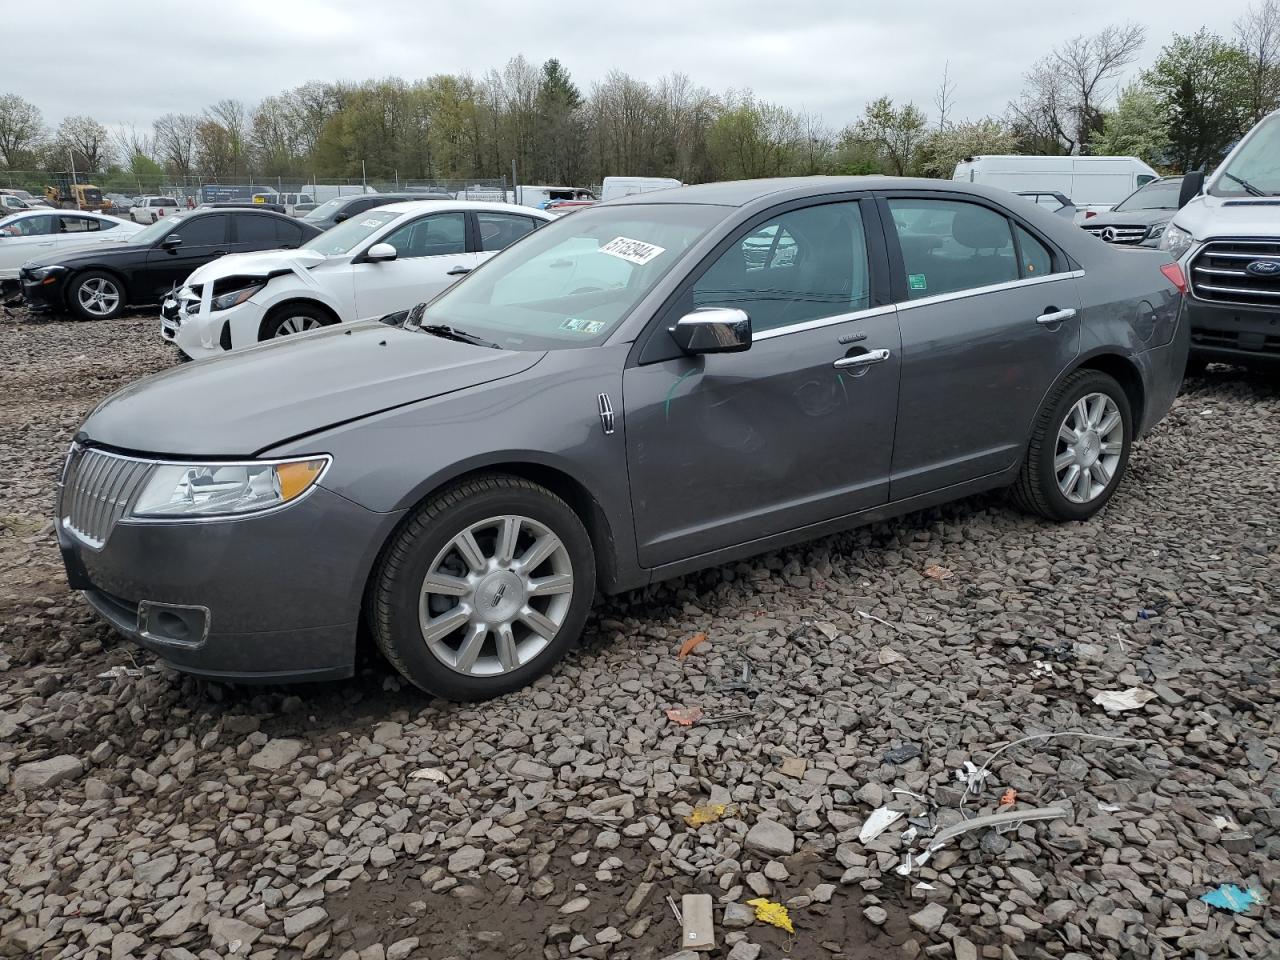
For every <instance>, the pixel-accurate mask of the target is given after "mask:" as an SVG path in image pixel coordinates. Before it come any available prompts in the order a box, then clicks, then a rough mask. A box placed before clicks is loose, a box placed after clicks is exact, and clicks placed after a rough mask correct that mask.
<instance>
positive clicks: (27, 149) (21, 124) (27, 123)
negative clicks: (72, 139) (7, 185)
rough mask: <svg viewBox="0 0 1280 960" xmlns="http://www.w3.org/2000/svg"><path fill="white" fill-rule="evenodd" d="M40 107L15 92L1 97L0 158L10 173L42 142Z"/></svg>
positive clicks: (42, 129)
mask: <svg viewBox="0 0 1280 960" xmlns="http://www.w3.org/2000/svg"><path fill="white" fill-rule="evenodd" d="M44 135H45V128H44V118H43V117H41V116H40V108H39V107H37V106H36V105H35V104H34V103H31V102H30V101H28V100H24V99H22V97H20V96H18V95H17V94H16V93H6V94H4V95H3V96H0V159H2V160H4V165H5V166H6V167H8V168H9V169H10V170H12V169H14V168H15V167H17V166H19V165H20V164H21V163H22V162H23V161H25V160H27V159H28V158H29V157H30V156H31V153H32V151H34V150H35V149H36V148H37V147H39V146H40V142H41V141H42V140H43V139H44Z"/></svg>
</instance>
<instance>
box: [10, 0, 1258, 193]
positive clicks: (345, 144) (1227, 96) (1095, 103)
mask: <svg viewBox="0 0 1280 960" xmlns="http://www.w3.org/2000/svg"><path fill="white" fill-rule="evenodd" d="M1146 40H1147V31H1146V28H1145V27H1142V26H1140V25H1137V24H1133V23H1126V24H1116V25H1113V26H1109V27H1107V28H1105V29H1103V30H1101V31H1099V32H1098V33H1096V34H1092V35H1088V36H1080V37H1075V38H1073V39H1070V40H1067V41H1065V42H1064V43H1062V44H1060V45H1059V46H1057V47H1055V48H1054V49H1053V50H1052V51H1050V52H1049V53H1048V54H1047V55H1045V56H1044V57H1043V58H1041V59H1040V60H1038V61H1036V62H1035V64H1034V65H1033V66H1032V67H1031V69H1030V70H1028V71H1027V73H1026V74H1025V75H1024V77H1023V85H1022V89H1021V91H1020V92H1019V94H1018V96H1017V97H1015V98H1014V99H1013V100H1012V101H1010V103H1009V105H1008V107H1007V109H1006V111H1005V113H1004V115H1002V116H996V117H983V118H979V119H956V118H955V117H954V116H953V113H954V103H955V93H956V88H957V83H956V82H955V80H954V78H953V77H952V76H951V75H950V69H949V66H948V67H946V68H944V71H943V76H942V79H941V82H940V84H939V87H938V92H937V95H936V96H935V97H934V100H933V104H932V108H933V110H932V116H930V115H929V114H928V113H926V111H925V109H922V108H921V107H920V106H919V105H917V104H915V103H910V102H907V103H896V102H895V101H894V100H893V99H892V98H891V97H890V96H888V95H885V96H881V97H878V98H876V99H874V100H873V101H872V102H870V103H869V104H868V105H867V106H866V108H865V110H864V112H863V114H862V116H860V117H859V118H858V119H857V120H856V121H855V122H853V123H850V124H848V125H847V126H845V127H844V128H843V129H839V130H836V129H833V128H832V127H830V126H829V125H828V124H827V123H825V122H824V121H823V119H822V118H821V117H819V116H817V115H814V114H811V113H807V112H803V111H796V110H791V109H789V108H787V107H784V106H781V105H779V104H776V103H771V102H769V101H767V100H763V99H760V98H758V97H757V96H755V95H754V94H753V93H752V91H750V90H749V89H741V90H728V91H725V92H723V93H718V94H717V93H713V92H712V91H710V90H708V89H707V88H705V87H702V86H699V85H697V84H695V83H693V82H692V81H691V80H690V79H689V78H688V77H687V76H685V75H683V74H680V73H672V74H669V75H667V76H664V77H661V78H659V79H657V80H656V81H651V82H650V81H645V80H640V79H637V78H635V77H631V76H629V75H627V74H625V73H622V72H620V71H613V72H611V73H609V74H608V75H607V76H606V77H604V78H603V79H602V80H600V81H598V82H595V83H592V84H591V85H590V87H589V89H587V90H585V91H584V90H582V89H581V88H580V87H579V86H578V85H577V84H576V83H575V82H574V81H573V79H572V78H571V77H570V75H569V73H568V71H567V70H566V69H565V68H564V66H563V65H562V64H561V63H560V62H559V61H557V60H554V59H552V60H548V61H546V62H545V63H543V64H542V65H541V66H540V67H539V66H535V65H533V64H531V63H529V62H528V61H527V60H526V59H525V58H524V57H516V58H514V59H512V60H511V61H509V62H508V63H507V64H506V65H505V66H504V67H503V68H502V69H500V70H497V69H495V70H490V71H488V72H486V73H485V74H484V75H483V76H480V77H475V76H472V75H470V74H458V75H454V74H440V75H437V76H433V77H429V78H427V79H424V80H418V81H412V82H409V81H405V80H403V79H400V78H397V77H388V78H385V79H380V80H368V81H365V82H363V83H321V82H312V83H306V84H303V85H302V86H299V87H296V88H294V89H291V90H286V91H283V92H281V93H277V94H273V95H271V96H267V97H265V98H264V99H263V100H262V101H261V102H260V103H257V104H256V105H250V104H246V103H244V102H242V101H239V100H233V99H225V100H220V101H218V102H217V103H215V104H212V105H210V106H208V107H207V108H205V109H204V110H202V111H201V112H200V113H168V114H165V115H164V116H161V117H159V118H157V119H156V120H155V121H154V122H153V123H152V124H151V126H150V127H149V128H139V127H137V126H135V125H131V124H125V125H113V130H111V131H109V130H108V128H107V127H106V126H105V125H104V124H103V123H102V122H101V121H100V120H98V119H96V118H94V117H90V116H71V117H67V118H66V119H65V120H63V121H62V122H61V123H60V124H59V125H58V126H57V128H56V129H54V130H50V129H48V128H47V127H46V125H45V123H44V121H43V117H42V116H41V113H40V110H39V109H38V108H37V107H36V106H35V105H34V104H32V103H30V102H29V101H27V100H26V99H24V98H23V97H21V96H19V95H18V94H13V93H11V94H7V95H4V96H0V165H2V166H0V169H3V168H7V169H9V170H11V171H13V170H33V169H40V170H66V169H67V167H68V164H69V163H72V162H73V163H74V164H75V166H76V169H77V170H79V171H84V172H102V173H103V174H105V175H117V174H129V175H132V176H135V177H138V178H142V177H147V178H148V179H150V178H153V177H163V176H169V177H175V178H179V177H180V178H201V179H205V180H210V181H222V182H238V181H242V180H244V179H246V178H247V177H249V176H253V177H255V178H259V179H266V178H270V179H274V178H276V177H280V178H284V179H289V180H292V181H309V180H318V181H324V180H325V179H334V178H359V177H360V176H362V174H366V173H367V175H368V177H369V178H370V179H378V180H390V179H391V178H392V177H393V176H394V177H396V178H397V179H400V180H432V179H443V178H448V179H471V178H477V179H479V178H486V179H487V178H498V177H503V176H507V175H508V174H509V172H510V169H511V161H512V160H514V161H515V162H516V164H517V167H518V173H519V177H520V179H521V181H522V182H527V183H562V184H587V183H599V182H600V180H601V179H602V178H603V177H605V176H608V175H646V176H670V177H676V178H677V179H679V180H682V181H684V182H690V183H692V182H701V181H708V180H723V179H739V178H745V177H771V176H783V175H810V174H833V173H842V174H861V173H891V174H897V175H906V176H940V177H949V176H950V175H951V171H952V170H953V168H954V166H955V164H956V162H957V161H958V160H960V159H962V158H963V157H965V156H970V155H974V154H982V153H988V154H991V153H1035V154H1068V153H1080V154H1109V155H1135V156H1139V157H1142V158H1143V159H1145V160H1147V161H1148V162H1150V163H1152V164H1154V165H1156V166H1159V167H1162V168H1164V169H1166V170H1169V171H1176V172H1181V171H1185V170H1190V169H1195V168H1197V167H1199V166H1201V165H1212V164H1214V163H1216V162H1217V161H1218V160H1219V159H1221V157H1222V156H1223V154H1224V153H1225V152H1226V150H1227V149H1229V147H1230V146H1231V144H1232V143H1234V142H1235V141H1236V140H1237V139H1239V137H1240V136H1241V135H1242V134H1243V133H1244V132H1245V131H1247V130H1248V129H1249V127H1250V126H1252V124H1253V123H1254V122H1256V120H1257V119H1258V118H1259V117H1261V116H1263V115H1265V114H1266V113H1267V112H1269V111H1271V110H1275V109H1278V108H1280V0H1259V2H1258V3H1256V4H1255V5H1253V6H1251V7H1250V8H1249V9H1248V10H1247V11H1246V12H1245V14H1244V15H1242V16H1241V17H1240V18H1239V19H1238V20H1237V21H1236V23H1235V30H1234V33H1233V34H1232V35H1231V36H1229V37H1222V36H1218V35H1216V34H1213V33H1210V32H1208V31H1206V30H1200V31H1199V32H1197V33H1195V34H1192V35H1186V36H1181V35H1176V34H1175V35H1174V36H1173V37H1172V39H1171V40H1170V41H1169V42H1168V43H1167V44H1166V45H1165V46H1164V47H1163V48H1162V49H1161V51H1160V53H1159V55H1158V56H1157V57H1156V58H1155V61H1154V63H1153V64H1152V66H1151V67H1150V68H1149V69H1147V70H1143V71H1141V72H1140V73H1139V74H1138V75H1137V76H1136V77H1133V78H1130V80H1129V82H1128V83H1123V81H1124V79H1125V77H1126V75H1127V71H1128V70H1129V68H1131V67H1132V65H1133V64H1134V63H1135V62H1136V61H1137V59H1138V56H1139V54H1140V52H1141V50H1142V48H1143V46H1144V45H1145V43H1146Z"/></svg>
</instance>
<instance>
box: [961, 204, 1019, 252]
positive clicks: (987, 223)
mask: <svg viewBox="0 0 1280 960" xmlns="http://www.w3.org/2000/svg"><path fill="white" fill-rule="evenodd" d="M951 235H952V236H953V237H954V238H955V240H956V243H958V244H960V245H961V246H964V247H969V248H971V249H973V250H999V249H1001V248H1002V247H1007V246H1008V245H1009V243H1010V236H1009V224H1008V222H1007V221H1006V220H1005V219H1004V217H1002V216H1000V215H999V214H996V213H992V212H991V211H990V210H987V209H986V208H985V207H979V206H975V205H973V204H966V205H965V206H964V207H963V208H962V209H961V210H960V211H959V212H958V213H957V214H956V215H955V219H954V220H952V221H951Z"/></svg>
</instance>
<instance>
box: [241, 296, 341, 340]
mask: <svg viewBox="0 0 1280 960" xmlns="http://www.w3.org/2000/svg"><path fill="white" fill-rule="evenodd" d="M333 322H334V320H333V317H331V316H329V314H327V313H326V312H325V311H323V310H321V309H320V308H319V307H313V306H311V305H309V304H306V303H293V304H285V305H284V306H283V307H280V308H278V309H277V310H275V311H274V312H272V314H271V315H270V316H269V317H267V319H266V320H264V321H263V322H262V330H261V332H260V333H259V336H258V339H259V340H274V339H276V338H277V337H291V336H293V335H294V334H295V333H304V332H305V331H307V330H319V329H320V328H321V327H327V326H329V325H330V324H332V323H333Z"/></svg>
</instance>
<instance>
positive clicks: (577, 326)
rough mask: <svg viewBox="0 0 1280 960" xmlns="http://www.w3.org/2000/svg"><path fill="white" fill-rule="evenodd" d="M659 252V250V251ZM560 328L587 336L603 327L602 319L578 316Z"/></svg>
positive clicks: (562, 324) (570, 318) (571, 318)
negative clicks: (587, 318)
mask: <svg viewBox="0 0 1280 960" xmlns="http://www.w3.org/2000/svg"><path fill="white" fill-rule="evenodd" d="M659 252H661V251H659ZM560 329H561V330H568V331H569V332H570V333H585V334H586V335H587V336H591V335H592V334H596V333H599V332H600V331H601V330H603V329H604V321H603V320H582V319H580V318H578V317H569V318H568V319H567V320H564V321H563V322H561V324H560Z"/></svg>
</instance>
